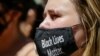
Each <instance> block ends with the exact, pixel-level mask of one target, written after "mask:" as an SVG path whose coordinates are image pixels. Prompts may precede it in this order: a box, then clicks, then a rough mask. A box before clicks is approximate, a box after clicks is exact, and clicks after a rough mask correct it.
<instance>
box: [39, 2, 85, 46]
mask: <svg viewBox="0 0 100 56" xmlns="http://www.w3.org/2000/svg"><path fill="white" fill-rule="evenodd" d="M77 24H81V21H80V18H79V15H78V13H77V11H76V8H75V6H74V4H73V3H72V2H71V0H48V3H47V5H46V7H45V10H44V21H43V22H42V23H41V24H40V26H39V28H43V29H54V28H63V27H72V26H74V25H77ZM75 31H76V32H75V34H74V38H75V42H76V45H77V46H78V47H80V46H81V44H82V42H84V40H85V38H84V30H83V28H82V27H76V28H75Z"/></svg>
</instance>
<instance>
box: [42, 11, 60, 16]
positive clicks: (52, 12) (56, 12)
mask: <svg viewBox="0 0 100 56" xmlns="http://www.w3.org/2000/svg"><path fill="white" fill-rule="evenodd" d="M46 12H47V13H49V14H51V15H55V14H57V15H61V11H60V10H53V9H49V10H47V11H46ZM46 12H44V14H43V16H44V17H45V16H46Z"/></svg>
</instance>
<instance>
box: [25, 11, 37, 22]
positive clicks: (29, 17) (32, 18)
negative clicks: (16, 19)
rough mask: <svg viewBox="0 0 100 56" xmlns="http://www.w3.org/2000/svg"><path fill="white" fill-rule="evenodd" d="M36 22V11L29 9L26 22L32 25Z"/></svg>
mask: <svg viewBox="0 0 100 56" xmlns="http://www.w3.org/2000/svg"><path fill="white" fill-rule="evenodd" d="M35 20H36V11H35V10H34V9H29V10H28V13H27V19H26V22H27V23H29V24H34V22H35Z"/></svg>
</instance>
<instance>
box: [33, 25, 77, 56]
mask: <svg viewBox="0 0 100 56" xmlns="http://www.w3.org/2000/svg"><path fill="white" fill-rule="evenodd" d="M35 43H36V47H37V51H38V54H39V56H70V55H71V54H72V53H73V52H75V51H76V50H77V49H78V47H77V46H76V44H75V40H74V34H73V30H72V27H66V28H56V29H46V30H45V29H40V28H37V30H36V35H35Z"/></svg>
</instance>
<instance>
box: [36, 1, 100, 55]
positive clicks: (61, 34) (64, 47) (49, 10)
mask: <svg viewBox="0 0 100 56" xmlns="http://www.w3.org/2000/svg"><path fill="white" fill-rule="evenodd" d="M99 5H100V1H99V0H48V2H47V4H46V7H45V10H44V21H43V22H42V23H41V24H40V26H39V28H37V30H36V36H35V44H36V47H37V50H38V54H39V56H100V41H99V39H100V35H99V34H100V31H98V30H99V26H100V25H99V23H100V22H99V20H100V6H99Z"/></svg>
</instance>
